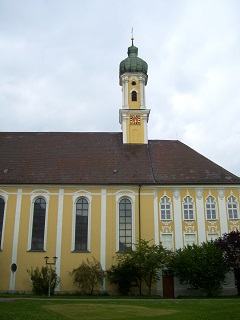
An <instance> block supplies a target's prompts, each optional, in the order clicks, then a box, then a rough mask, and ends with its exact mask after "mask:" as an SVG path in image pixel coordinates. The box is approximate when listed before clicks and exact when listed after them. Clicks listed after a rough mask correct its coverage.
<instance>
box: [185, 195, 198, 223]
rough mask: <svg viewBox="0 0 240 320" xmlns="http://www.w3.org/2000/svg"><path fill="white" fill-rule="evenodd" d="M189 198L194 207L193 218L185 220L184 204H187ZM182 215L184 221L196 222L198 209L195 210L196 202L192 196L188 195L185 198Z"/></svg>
mask: <svg viewBox="0 0 240 320" xmlns="http://www.w3.org/2000/svg"><path fill="white" fill-rule="evenodd" d="M187 197H189V198H190V199H192V205H193V218H192V219H190V218H188V219H185V217H184V204H185V199H186V198H187ZM182 214H183V221H196V208H195V202H194V198H193V197H191V196H190V195H186V196H185V197H184V198H183V202H182Z"/></svg>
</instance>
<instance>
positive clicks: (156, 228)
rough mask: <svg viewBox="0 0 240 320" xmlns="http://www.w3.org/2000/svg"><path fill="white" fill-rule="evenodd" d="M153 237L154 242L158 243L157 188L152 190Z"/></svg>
mask: <svg viewBox="0 0 240 320" xmlns="http://www.w3.org/2000/svg"><path fill="white" fill-rule="evenodd" d="M153 201H154V203H153V208H154V239H155V244H156V245H159V220H158V219H159V218H158V196H157V190H154V200H153Z"/></svg>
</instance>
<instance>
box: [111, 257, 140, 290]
mask: <svg viewBox="0 0 240 320" xmlns="http://www.w3.org/2000/svg"><path fill="white" fill-rule="evenodd" d="M116 260H117V264H116V265H113V266H112V267H111V268H110V269H109V270H107V279H108V281H109V282H110V283H114V284H116V285H118V290H119V291H120V293H121V294H122V295H128V294H129V292H130V290H131V288H132V286H133V285H136V284H137V281H138V277H137V273H138V269H137V267H136V266H135V265H134V263H133V261H132V258H131V256H130V255H129V254H127V253H123V254H120V255H118V256H117V257H116Z"/></svg>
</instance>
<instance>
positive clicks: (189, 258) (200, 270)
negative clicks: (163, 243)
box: [170, 242, 229, 296]
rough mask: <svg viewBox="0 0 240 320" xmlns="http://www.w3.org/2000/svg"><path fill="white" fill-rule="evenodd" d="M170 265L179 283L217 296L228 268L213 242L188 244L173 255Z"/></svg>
mask: <svg viewBox="0 0 240 320" xmlns="http://www.w3.org/2000/svg"><path fill="white" fill-rule="evenodd" d="M170 267H171V269H172V270H173V272H174V275H175V276H176V277H177V278H178V279H179V281H180V283H181V284H188V285H190V286H191V287H193V288H196V289H200V290H202V291H203V292H205V293H207V295H208V296H218V295H220V293H221V289H222V284H223V283H224V280H225V277H226V274H227V272H228V271H229V268H228V267H227V265H226V263H225V261H224V257H223V253H222V251H221V250H217V249H216V247H215V245H214V243H213V242H206V243H205V242H203V243H202V244H201V245H199V246H198V245H196V244H193V245H192V246H190V245H188V246H186V247H184V248H183V249H178V250H177V251H176V252H175V254H174V255H173V257H172V259H171V262H170Z"/></svg>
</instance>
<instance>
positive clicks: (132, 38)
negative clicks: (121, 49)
mask: <svg viewBox="0 0 240 320" xmlns="http://www.w3.org/2000/svg"><path fill="white" fill-rule="evenodd" d="M131 40H132V46H133V40H134V37H133V28H132V36H131Z"/></svg>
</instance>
